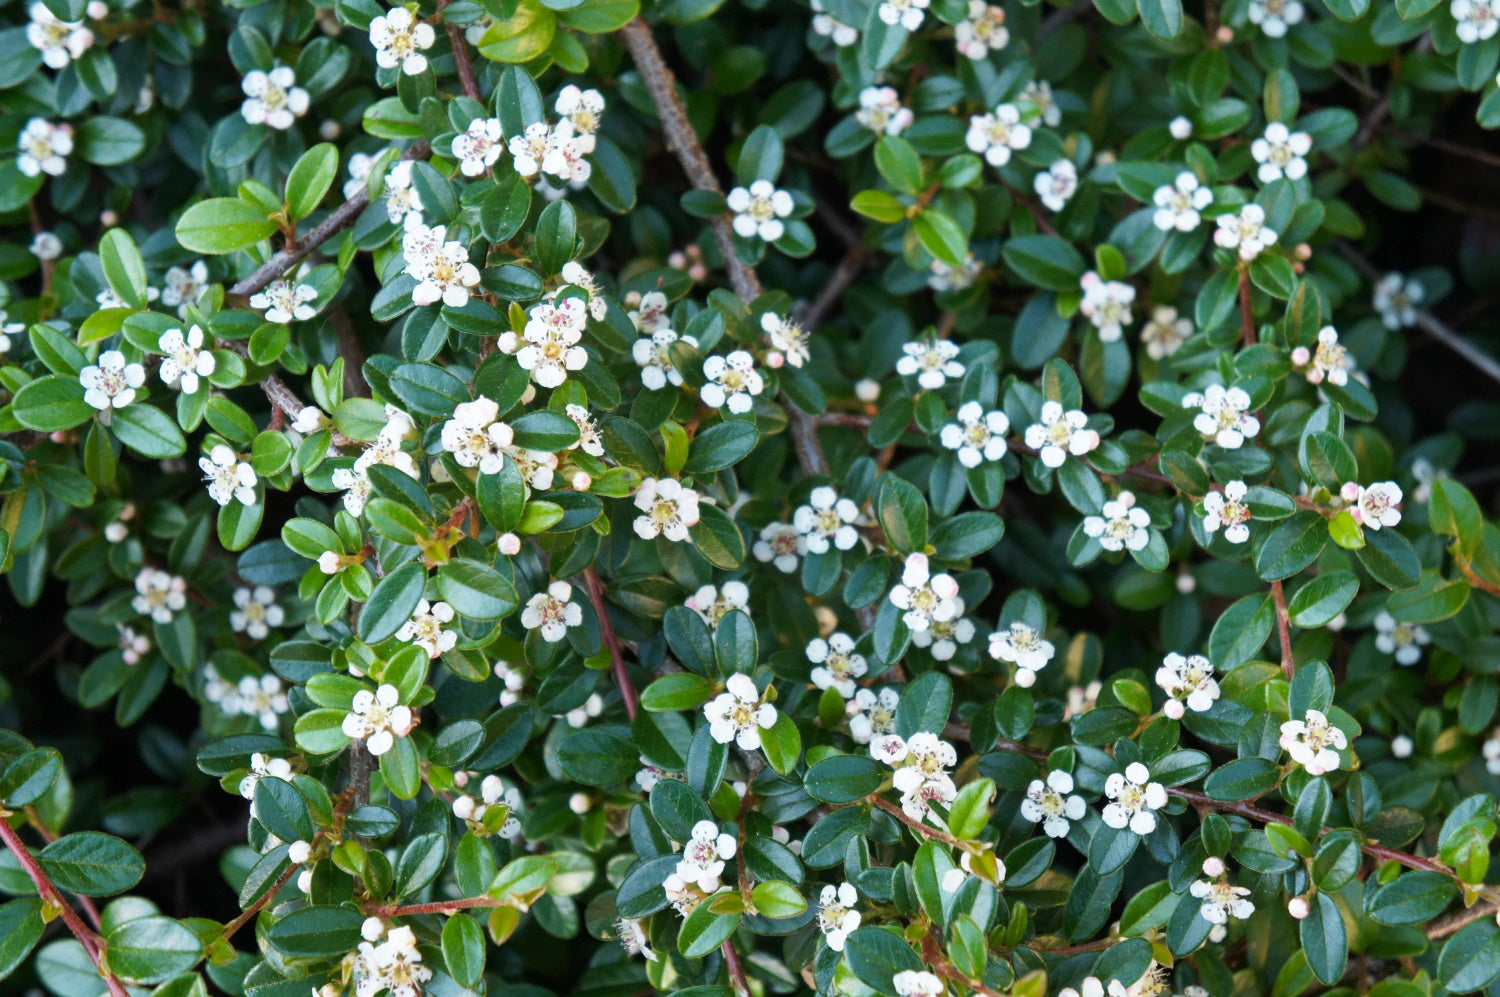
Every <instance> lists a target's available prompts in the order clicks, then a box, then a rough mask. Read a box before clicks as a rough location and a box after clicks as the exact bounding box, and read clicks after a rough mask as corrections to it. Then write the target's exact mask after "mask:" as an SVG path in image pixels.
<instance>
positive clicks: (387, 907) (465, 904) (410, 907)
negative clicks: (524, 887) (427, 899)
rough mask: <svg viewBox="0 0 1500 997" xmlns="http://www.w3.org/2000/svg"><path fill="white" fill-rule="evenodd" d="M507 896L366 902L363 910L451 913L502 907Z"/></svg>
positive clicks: (384, 913)
mask: <svg viewBox="0 0 1500 997" xmlns="http://www.w3.org/2000/svg"><path fill="white" fill-rule="evenodd" d="M507 901H508V898H507V897H463V898H462V899H459V900H434V901H432V902H431V903H425V904H406V905H405V906H403V905H401V904H366V905H365V908H364V912H365V913H366V914H368V915H370V916H371V917H382V918H390V917H405V916H406V915H408V914H452V913H454V912H456V911H460V910H469V909H471V908H474V907H504V906H506V903H507Z"/></svg>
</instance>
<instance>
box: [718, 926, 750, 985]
mask: <svg viewBox="0 0 1500 997" xmlns="http://www.w3.org/2000/svg"><path fill="white" fill-rule="evenodd" d="M720 951H722V952H723V953H724V968H725V969H727V970H728V971H729V985H730V986H732V987H733V988H734V992H735V993H736V994H738V995H739V997H750V981H749V980H747V979H746V978H745V967H744V966H741V965H740V954H739V952H738V951H736V949H735V947H734V939H733V938H726V939H724V944H723V946H722V947H721V949H720Z"/></svg>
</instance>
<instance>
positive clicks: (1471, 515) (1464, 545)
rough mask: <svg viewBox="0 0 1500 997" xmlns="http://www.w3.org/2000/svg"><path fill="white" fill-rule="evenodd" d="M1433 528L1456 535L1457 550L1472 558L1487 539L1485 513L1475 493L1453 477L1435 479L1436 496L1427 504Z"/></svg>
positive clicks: (1455, 547)
mask: <svg viewBox="0 0 1500 997" xmlns="http://www.w3.org/2000/svg"><path fill="white" fill-rule="evenodd" d="M1427 514H1428V517H1429V518H1430V520H1431V522H1432V532H1434V533H1436V534H1438V535H1440V536H1448V537H1453V538H1454V543H1453V550H1454V552H1455V553H1457V554H1458V555H1460V556H1461V557H1468V558H1472V557H1473V556H1474V554H1475V552H1476V551H1478V550H1479V548H1480V545H1481V544H1483V542H1484V515H1483V513H1481V512H1480V509H1479V503H1478V502H1477V501H1475V499H1474V495H1473V493H1472V492H1470V491H1469V490H1468V489H1467V488H1465V487H1464V486H1463V485H1461V484H1459V483H1458V482H1456V481H1454V480H1452V479H1451V478H1439V479H1438V480H1437V481H1434V482H1433V483H1432V499H1431V501H1430V503H1429V504H1428V507H1427Z"/></svg>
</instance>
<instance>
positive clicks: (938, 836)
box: [870, 796, 963, 846]
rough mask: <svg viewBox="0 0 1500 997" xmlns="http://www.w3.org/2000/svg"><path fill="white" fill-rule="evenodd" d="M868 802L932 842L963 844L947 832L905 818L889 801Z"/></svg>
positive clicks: (875, 799)
mask: <svg viewBox="0 0 1500 997" xmlns="http://www.w3.org/2000/svg"><path fill="white" fill-rule="evenodd" d="M870 801H871V802H872V803H874V804H875V805H876V806H877V807H879V808H880V809H882V810H884V811H885V812H886V813H888V814H890V815H891V816H892V817H894V818H896V819H897V820H899V821H900V822H901V823H903V824H905V825H906V826H907V827H909V828H911V829H912V830H914V831H916V832H917V833H918V834H921V835H924V836H926V837H928V838H931V839H933V840H934V841H941V842H943V843H944V844H947V845H955V846H960V845H962V844H963V842H961V841H959V839H957V838H955V837H954V836H953V835H951V834H949V833H948V832H947V831H939V830H938V829H937V828H935V827H928V826H927V825H926V824H923V823H922V822H921V821H919V820H912V819H911V818H910V817H908V816H906V811H905V810H902V809H901V808H900V807H898V806H896V804H894V803H892V802H891V801H890V800H887V799H884V798H882V797H879V796H872V797H870Z"/></svg>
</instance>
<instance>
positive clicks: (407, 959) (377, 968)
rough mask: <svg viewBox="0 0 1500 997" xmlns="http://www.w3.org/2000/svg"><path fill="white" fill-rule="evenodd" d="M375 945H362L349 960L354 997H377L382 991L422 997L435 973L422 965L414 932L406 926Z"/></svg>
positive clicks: (391, 930) (396, 994)
mask: <svg viewBox="0 0 1500 997" xmlns="http://www.w3.org/2000/svg"><path fill="white" fill-rule="evenodd" d="M376 937H377V938H378V937H379V935H378V934H377V935H376ZM373 941H374V939H370V940H368V941H364V942H361V943H360V945H359V949H358V950H357V952H355V953H351V956H347V957H346V959H348V960H349V964H350V970H349V971H350V973H351V975H352V977H353V980H354V994H355V997H375V995H376V994H378V993H380V992H381V991H382V990H388V991H390V995H391V997H421V995H422V994H423V993H424V992H425V988H424V987H423V984H425V983H426V982H427V981H428V980H430V979H432V970H431V968H429V967H427V966H424V965H423V964H422V953H421V952H420V951H419V950H418V949H417V938H416V935H415V934H413V933H412V930H411V928H408V927H406V926H405V925H403V926H401V927H399V928H392V929H390V931H389V932H387V933H386V940H385V941H383V942H381V943H380V944H379V945H378V946H377V945H374V944H372V942H373Z"/></svg>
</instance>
